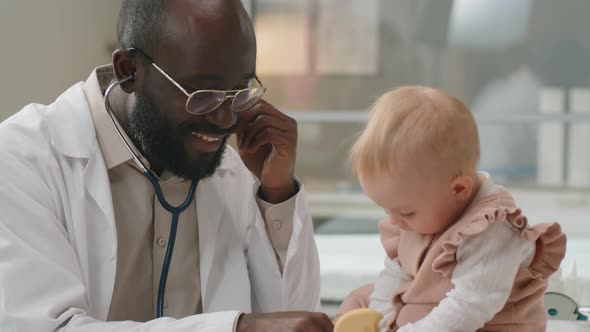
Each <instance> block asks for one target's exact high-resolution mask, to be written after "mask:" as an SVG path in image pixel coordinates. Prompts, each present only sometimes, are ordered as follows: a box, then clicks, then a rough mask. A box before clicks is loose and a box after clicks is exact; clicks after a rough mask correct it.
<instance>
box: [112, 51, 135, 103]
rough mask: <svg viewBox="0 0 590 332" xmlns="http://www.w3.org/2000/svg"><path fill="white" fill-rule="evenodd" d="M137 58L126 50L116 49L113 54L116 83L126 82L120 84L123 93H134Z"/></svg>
mask: <svg viewBox="0 0 590 332" xmlns="http://www.w3.org/2000/svg"><path fill="white" fill-rule="evenodd" d="M136 61H137V57H136V56H135V55H134V54H133V53H132V52H130V51H129V50H127V49H123V48H120V49H117V50H116V51H115V52H113V72H114V74H115V78H116V79H117V80H118V81H122V80H125V79H127V80H126V82H125V83H123V84H121V89H123V91H125V93H133V92H135V73H136Z"/></svg>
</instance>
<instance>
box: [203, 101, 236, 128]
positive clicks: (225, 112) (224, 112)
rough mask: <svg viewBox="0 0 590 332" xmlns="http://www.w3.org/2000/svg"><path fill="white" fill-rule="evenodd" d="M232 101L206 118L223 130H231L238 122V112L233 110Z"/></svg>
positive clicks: (208, 114)
mask: <svg viewBox="0 0 590 332" xmlns="http://www.w3.org/2000/svg"><path fill="white" fill-rule="evenodd" d="M231 104H232V100H231V99H228V100H226V101H225V102H224V103H223V104H221V106H219V107H218V108H217V109H216V110H214V111H213V112H211V113H207V114H206V115H205V118H206V119H207V120H208V121H209V122H210V123H212V124H214V125H215V126H217V127H219V128H221V129H228V128H231V127H232V126H233V125H235V124H236V122H237V121H238V117H237V115H236V112H234V111H233V110H232V106H231Z"/></svg>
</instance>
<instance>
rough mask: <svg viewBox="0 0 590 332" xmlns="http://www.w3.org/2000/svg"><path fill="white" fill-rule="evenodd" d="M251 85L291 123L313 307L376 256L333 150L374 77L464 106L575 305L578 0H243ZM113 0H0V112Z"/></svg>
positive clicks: (361, 110)
mask: <svg viewBox="0 0 590 332" xmlns="http://www.w3.org/2000/svg"><path fill="white" fill-rule="evenodd" d="M243 2H244V5H245V6H246V8H247V9H248V11H249V13H250V15H251V18H252V19H253V21H254V24H255V29H256V33H257V38H258V65H257V72H258V75H259V77H260V78H261V80H262V82H263V84H264V85H265V86H266V87H267V88H268V94H267V95H266V99H267V100H268V101H270V102H271V103H273V104H274V105H275V106H277V107H278V108H279V109H280V110H282V111H284V112H287V113H289V114H290V115H291V116H293V117H294V118H296V119H297V120H298V121H299V124H300V127H299V128H300V129H299V147H298V149H299V153H298V164H297V174H298V175H299V177H300V178H301V179H302V180H303V182H304V183H305V185H306V188H307V190H308V191H309V192H310V196H311V204H312V211H313V213H314V223H315V225H316V233H317V241H318V247H319V250H320V258H321V263H322V282H323V284H322V289H323V291H322V298H323V303H324V305H325V307H324V308H325V310H326V311H327V312H332V311H333V310H334V308H335V306H337V305H338V303H339V301H341V299H342V298H343V297H344V296H345V295H346V294H347V293H348V292H349V291H350V290H352V289H353V288H355V287H357V286H359V285H361V284H363V283H366V282H371V281H372V280H374V279H375V277H376V276H377V273H378V271H379V270H380V269H381V267H382V262H383V258H384V255H383V252H382V249H381V247H380V244H379V239H378V234H377V227H376V225H377V220H378V219H379V218H381V217H382V216H383V215H384V214H383V212H382V211H380V210H379V209H378V208H377V207H376V206H374V205H373V204H372V203H371V202H370V201H369V200H368V199H367V198H366V197H365V196H364V195H363V194H362V192H361V191H360V188H359V185H358V183H357V181H356V180H355V178H354V177H353V176H352V173H351V171H350V164H349V163H348V161H347V153H348V150H349V148H350V146H351V144H352V142H353V141H354V140H355V138H356V135H357V134H358V133H359V131H360V130H361V129H362V127H363V125H364V121H365V119H366V113H365V112H366V110H367V108H368V107H369V106H370V105H371V103H373V102H374V101H375V99H376V97H378V96H379V95H381V94H382V93H384V92H385V91H387V90H389V89H391V88H394V87H397V86H401V85H409V84H421V85H430V86H434V87H437V88H441V89H443V90H445V91H447V92H449V93H451V94H453V95H455V96H457V97H459V98H461V99H463V100H464V101H465V102H466V103H467V105H468V106H469V107H470V108H471V110H472V111H473V113H474V114H475V116H476V119H477V121H478V125H479V128H480V136H481V143H482V161H481V165H480V168H481V169H482V170H484V171H487V172H490V173H491V175H492V176H493V177H494V178H495V180H496V182H498V183H500V184H503V185H505V186H507V187H508V188H509V189H510V190H511V191H512V192H513V193H514V196H515V198H516V200H517V203H518V204H519V205H520V206H521V207H522V208H523V210H524V212H525V214H526V215H528V216H529V220H530V222H531V223H540V222H545V221H553V220H557V221H560V222H561V223H562V226H563V227H564V229H565V231H566V233H567V234H568V237H569V244H568V252H567V256H566V259H565V261H564V262H563V264H562V271H560V273H558V274H557V275H556V276H555V278H554V280H552V283H551V287H552V289H553V290H557V291H561V292H564V293H566V294H568V295H569V296H571V297H573V298H574V299H575V300H576V301H578V303H580V304H582V305H585V306H590V222H589V220H588V219H589V217H590V33H589V32H590V24H588V19H587V16H588V13H590V1H587V0H560V1H555V0H363V1H358V0H243ZM119 5H120V1H113V0H110V1H91V0H52V1H33V0H19V1H2V2H0V41H2V44H3V47H2V49H3V52H2V61H1V62H0V73H1V74H2V75H1V76H0V94H1V99H0V100H1V101H2V105H1V106H2V107H0V121H1V120H3V119H5V118H7V117H9V116H11V115H12V114H13V113H15V112H17V111H18V110H20V109H21V108H22V107H23V106H25V105H26V104H28V103H32V102H36V103H50V102H51V101H52V100H54V99H55V98H56V97H57V96H58V95H59V94H61V92H63V91H64V90H65V89H66V88H68V87H69V86H70V85H73V84H75V83H77V82H79V81H82V80H85V79H86V78H87V77H88V75H89V74H90V72H91V71H92V70H93V68H94V67H96V66H98V65H101V64H105V63H108V62H109V61H110V55H111V53H112V51H113V50H114V49H115V47H116V39H115V23H116V18H117V13H118V9H119Z"/></svg>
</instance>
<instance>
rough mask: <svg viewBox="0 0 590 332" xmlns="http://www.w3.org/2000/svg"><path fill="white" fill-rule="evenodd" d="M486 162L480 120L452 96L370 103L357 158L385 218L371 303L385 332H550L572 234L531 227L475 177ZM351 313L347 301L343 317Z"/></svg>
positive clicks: (497, 190)
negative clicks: (556, 285)
mask: <svg viewBox="0 0 590 332" xmlns="http://www.w3.org/2000/svg"><path fill="white" fill-rule="evenodd" d="M479 157H480V151H479V138H478V130H477V126H476V124H475V120H474V118H473V115H472V114H471V112H470V111H469V110H468V109H467V107H466V106H465V105H464V104H463V103H462V102H461V101H459V100H458V99H456V98H454V97H452V96H449V95H447V94H445V93H443V92H441V91H438V90H436V89H433V88H428V87H420V86H412V87H403V88H399V89H396V90H394V91H391V92H389V93H386V94H385V95H384V96H382V97H381V98H380V99H379V100H378V101H377V103H376V104H375V105H374V106H373V109H372V111H371V118H370V120H369V123H368V125H367V127H366V129H365V131H364V132H363V133H362V135H361V136H360V138H359V139H358V141H357V142H356V143H355V145H354V147H353V148H352V152H351V158H352V162H353V167H354V170H355V172H356V174H357V176H358V178H359V181H360V184H361V186H362V188H363V190H364V191H365V192H366V193H367V195H368V196H369V197H370V198H371V199H372V200H373V201H374V202H375V203H377V204H378V205H379V206H381V207H382V208H383V209H384V210H385V212H386V213H387V215H388V217H387V218H386V219H385V220H382V221H381V222H380V223H379V231H380V234H381V242H382V244H383V247H384V249H385V252H386V254H387V257H386V259H385V268H384V269H383V271H382V272H381V273H380V275H379V278H378V279H377V281H376V283H375V285H374V289H373V290H372V293H371V294H370V297H369V303H368V305H369V308H371V309H374V310H376V311H378V312H381V313H382V314H383V315H384V318H383V320H382V321H381V324H380V328H381V330H382V331H400V332H402V331H403V332H407V331H469V332H473V331H476V330H477V331H525V332H526V331H545V325H546V314H545V309H544V305H543V295H544V291H545V289H546V288H547V281H548V278H549V276H550V275H551V274H552V273H553V272H555V271H556V270H557V269H558V268H559V264H560V262H561V260H562V259H563V256H564V254H565V242H566V238H565V235H564V234H563V233H562V232H561V229H560V227H559V225H558V224H556V223H550V224H542V225H536V226H530V225H528V223H527V219H526V217H524V216H523V215H522V214H521V211H520V210H519V209H518V208H517V207H516V205H515V202H514V200H513V198H512V196H511V195H510V194H509V193H508V192H507V191H506V189H504V188H503V187H501V186H499V185H496V184H494V183H493V182H492V179H491V178H490V176H489V175H488V174H486V173H484V172H478V171H477V165H478V161H479ZM363 291H364V292H370V291H371V290H366V289H365V290H362V289H361V290H360V292H361V293H362V292H363ZM366 294H368V293H366ZM366 294H365V296H364V297H365V298H366ZM357 295H358V293H357ZM361 295H362V294H361ZM352 296H353V297H354V294H353V295H352ZM351 301H352V302H351ZM354 306H360V305H359V304H354V299H352V300H351V298H349V299H348V302H345V303H344V304H343V307H342V308H341V312H342V311H345V310H349V309H351V307H354Z"/></svg>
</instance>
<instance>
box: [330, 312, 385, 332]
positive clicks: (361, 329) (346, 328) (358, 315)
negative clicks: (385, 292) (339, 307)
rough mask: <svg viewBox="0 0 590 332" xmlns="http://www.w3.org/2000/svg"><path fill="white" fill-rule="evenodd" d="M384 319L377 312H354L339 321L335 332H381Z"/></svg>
mask: <svg viewBox="0 0 590 332" xmlns="http://www.w3.org/2000/svg"><path fill="white" fill-rule="evenodd" d="M382 318H383V315H382V314H381V313H378V312H377V311H375V310H371V309H365V308H363V309H356V310H352V311H349V312H347V313H346V314H344V315H343V316H342V317H340V319H338V321H337V322H336V326H335V327H334V332H379V322H380V321H381V319H382Z"/></svg>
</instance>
